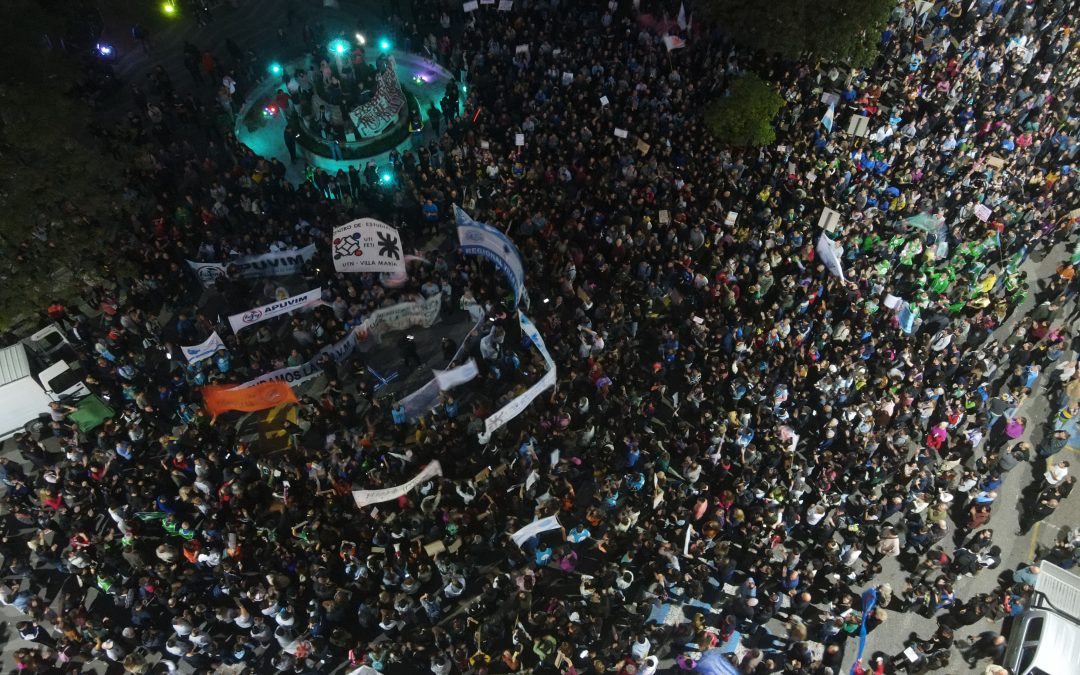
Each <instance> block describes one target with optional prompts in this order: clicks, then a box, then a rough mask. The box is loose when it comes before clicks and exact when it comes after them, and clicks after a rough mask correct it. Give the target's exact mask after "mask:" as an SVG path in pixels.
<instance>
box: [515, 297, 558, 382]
mask: <svg viewBox="0 0 1080 675" xmlns="http://www.w3.org/2000/svg"><path fill="white" fill-rule="evenodd" d="M518 325H520V326H521V332H522V333H524V334H525V335H527V336H529V339H530V340H532V343H533V344H534V345H536V349H537V350H538V351H539V352H540V355H541V356H543V357H544V363H546V364H547V367H548V368H549V369H551V368H554V367H555V359H553V358H551V354H550V353H548V350H547V345H546V344H544V338H542V337H541V336H540V331H538V330H536V326H535V325H534V324H533V322H532V321H531V320H529V317H527V316H525V313H524V312H522V311H521V310H520V309H519V310H518Z"/></svg>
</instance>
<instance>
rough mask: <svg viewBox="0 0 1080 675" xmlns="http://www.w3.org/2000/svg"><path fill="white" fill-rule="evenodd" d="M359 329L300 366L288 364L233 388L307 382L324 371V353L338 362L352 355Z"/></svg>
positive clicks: (324, 348) (321, 350)
mask: <svg viewBox="0 0 1080 675" xmlns="http://www.w3.org/2000/svg"><path fill="white" fill-rule="evenodd" d="M358 332H359V329H354V330H351V331H349V334H348V335H346V336H345V337H343V338H341V339H340V340H338V341H337V342H335V343H334V344H332V345H327V346H325V347H323V348H322V349H320V350H319V352H318V353H317V354H315V356H314V357H313V358H312V359H311V360H310V361H308V362H307V363H303V364H300V365H299V366H287V367H285V368H278V369H277V370H274V371H271V372H269V373H266V374H265V375H260V376H258V377H256V378H255V379H254V380H250V381H248V382H245V383H243V384H240V385H237V386H235V387H233V389H246V388H248V387H254V386H255V385H256V384H262V383H263V382H271V381H275V380H281V381H283V382H287V383H288V384H289V385H291V386H293V387H295V386H297V385H300V384H303V383H304V382H307V381H308V380H310V379H311V378H313V377H315V376H316V375H318V374H319V373H321V372H322V365H321V364H320V361H321V360H322V356H323V355H327V356H329V357H330V358H332V359H333V360H334V361H337V362H338V363H340V362H342V361H344V360H345V359H347V358H349V357H350V356H352V353H353V352H354V351H355V350H356V346H357V344H358V343H359V340H358V338H357V333H358Z"/></svg>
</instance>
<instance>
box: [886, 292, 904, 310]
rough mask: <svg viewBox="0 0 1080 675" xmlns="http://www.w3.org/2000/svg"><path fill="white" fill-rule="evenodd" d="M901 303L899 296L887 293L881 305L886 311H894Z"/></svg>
mask: <svg viewBox="0 0 1080 675" xmlns="http://www.w3.org/2000/svg"><path fill="white" fill-rule="evenodd" d="M901 302H903V300H901V299H900V297H899V296H896V295H893V294H892V293H889V294H888V295H886V296H885V301H884V302H883V303H882V304H883V305H885V308H886V309H896V308H897V307H899V306H900V303H901Z"/></svg>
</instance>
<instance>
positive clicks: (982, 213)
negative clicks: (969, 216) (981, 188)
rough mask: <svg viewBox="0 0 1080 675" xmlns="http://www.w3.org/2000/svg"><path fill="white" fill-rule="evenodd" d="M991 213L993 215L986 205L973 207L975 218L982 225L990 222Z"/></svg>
mask: <svg viewBox="0 0 1080 675" xmlns="http://www.w3.org/2000/svg"><path fill="white" fill-rule="evenodd" d="M991 213H993V211H991V210H990V208H989V207H988V206H987V205H986V204H976V205H975V217H976V218H978V219H979V220H981V221H983V222H984V223H985V222H986V221H988V220H990V214H991Z"/></svg>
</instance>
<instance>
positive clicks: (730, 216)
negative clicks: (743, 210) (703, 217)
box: [724, 211, 739, 227]
mask: <svg viewBox="0 0 1080 675" xmlns="http://www.w3.org/2000/svg"><path fill="white" fill-rule="evenodd" d="M738 219H739V214H737V213H735V212H734V211H728V212H727V215H726V216H724V225H727V226H728V227H731V226H732V225H734V224H735V221H736V220H738Z"/></svg>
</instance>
